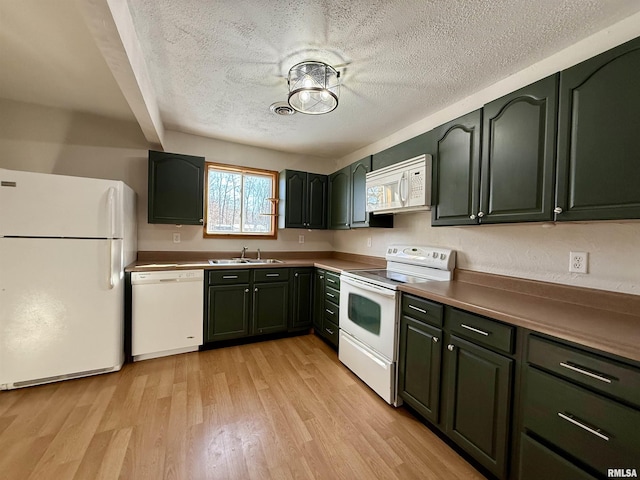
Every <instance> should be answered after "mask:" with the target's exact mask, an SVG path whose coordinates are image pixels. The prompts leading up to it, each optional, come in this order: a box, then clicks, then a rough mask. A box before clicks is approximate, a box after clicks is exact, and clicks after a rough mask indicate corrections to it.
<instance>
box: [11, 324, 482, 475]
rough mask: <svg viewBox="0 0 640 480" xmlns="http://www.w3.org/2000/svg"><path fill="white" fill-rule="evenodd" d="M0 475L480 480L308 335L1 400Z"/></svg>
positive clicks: (149, 364)
mask: <svg viewBox="0 0 640 480" xmlns="http://www.w3.org/2000/svg"><path fill="white" fill-rule="evenodd" d="M0 478H1V479H7V480H14V479H15V480H18V479H19V480H23V479H38V480H43V479H55V480H63V479H81V480H85V479H117V478H121V479H135V480H140V479H153V480H157V479H176V480H183V479H189V480H190V479H197V480H200V479H224V480H227V479H243V480H244V479H331V480H333V479H348V480H352V479H367V480H370V479H385V480H389V479H403V480H406V479H414V478H415V479H434V480H435V479H460V480H469V479H483V478H484V477H483V476H482V475H480V474H479V473H478V472H477V471H476V470H475V469H473V468H472V467H471V466H470V465H469V464H468V463H466V462H465V461H464V460H463V459H462V458H461V457H460V456H459V455H458V454H456V453H455V452H454V451H453V450H451V449H450V448H449V447H448V446H447V445H445V444H444V443H443V442H442V441H441V440H440V439H439V438H438V437H437V436H436V435H434V434H433V433H432V432H431V431H430V430H429V429H427V428H426V427H425V426H424V425H422V424H421V423H420V422H419V421H418V420H416V419H415V418H414V417H413V416H412V415H411V414H410V413H408V411H407V410H405V409H404V408H397V409H396V408H393V407H391V406H389V405H387V404H386V403H385V402H384V401H383V400H382V399H380V398H379V397H378V396H377V395H376V394H375V393H373V392H372V391H371V390H370V389H369V388H368V387H367V386H366V385H364V384H363V383H362V382H361V381H360V380H359V379H358V378H357V377H356V376H355V375H353V374H352V373H351V372H350V371H349V370H348V369H347V368H345V367H344V366H343V365H342V364H341V363H340V362H339V361H338V359H337V355H336V353H335V352H334V351H333V350H331V349H330V348H329V347H328V346H327V345H326V344H325V343H324V342H322V341H321V340H320V339H319V338H317V337H315V336H313V335H305V336H300V337H293V338H285V339H280V340H271V341H266V342H260V343H253V344H249V345H242V346H236V347H226V348H220V349H216V350H209V351H205V352H197V353H189V354H183V355H176V356H172V357H165V358H160V359H154V360H147V361H143V362H137V363H134V364H128V365H125V367H124V368H123V369H122V370H121V371H120V372H117V373H110V374H106V375H99V376H95V377H88V378H84V379H79V380H70V381H66V382H59V383H55V384H50V385H43V386H39V387H30V388H24V389H21V390H14V391H10V392H0Z"/></svg>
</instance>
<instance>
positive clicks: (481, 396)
mask: <svg viewBox="0 0 640 480" xmlns="http://www.w3.org/2000/svg"><path fill="white" fill-rule="evenodd" d="M445 355H447V359H446V364H447V365H448V367H447V405H446V408H447V418H446V427H445V430H446V432H447V435H448V436H449V437H450V438H451V439H452V440H454V441H455V442H456V443H457V444H458V445H460V446H461V447H462V448H463V449H464V450H466V451H467V452H468V453H470V454H471V455H472V456H473V457H474V458H475V459H476V460H477V461H478V462H480V463H481V464H482V465H483V466H484V467H486V468H487V469H488V470H489V471H490V472H492V473H493V474H494V475H496V476H497V477H498V478H506V473H507V472H506V471H507V453H508V432H509V426H510V418H511V416H510V413H511V383H512V377H513V375H512V370H513V363H514V361H513V360H512V359H510V358H507V357H504V356H502V355H499V354H497V353H494V352H492V351H490V350H488V349H486V348H482V347H478V346H477V345H475V344H473V343H470V342H467V341H465V340H462V339H460V338H458V337H456V336H453V335H452V336H451V337H450V340H449V342H448V345H447V352H446V353H445Z"/></svg>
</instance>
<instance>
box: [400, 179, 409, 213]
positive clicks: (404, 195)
mask: <svg viewBox="0 0 640 480" xmlns="http://www.w3.org/2000/svg"><path fill="white" fill-rule="evenodd" d="M400 181H401V182H402V183H401V184H400V190H401V193H400V197H401V198H402V205H404V206H406V204H407V190H408V188H407V187H408V186H409V182H408V180H407V172H403V173H402V178H401V179H400ZM403 186H404V187H405V188H402V187H403Z"/></svg>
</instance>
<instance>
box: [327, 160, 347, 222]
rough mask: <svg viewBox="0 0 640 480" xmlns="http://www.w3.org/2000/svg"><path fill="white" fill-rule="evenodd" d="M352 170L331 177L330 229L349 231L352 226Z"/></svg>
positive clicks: (340, 171) (344, 169)
mask: <svg viewBox="0 0 640 480" xmlns="http://www.w3.org/2000/svg"><path fill="white" fill-rule="evenodd" d="M350 186H351V168H350V166H348V165H347V166H346V167H344V168H343V169H341V170H338V171H337V172H334V173H332V174H331V175H329V228H331V229H333V230H348V229H349V227H350V224H351V211H350V210H351V209H350V206H351V189H350Z"/></svg>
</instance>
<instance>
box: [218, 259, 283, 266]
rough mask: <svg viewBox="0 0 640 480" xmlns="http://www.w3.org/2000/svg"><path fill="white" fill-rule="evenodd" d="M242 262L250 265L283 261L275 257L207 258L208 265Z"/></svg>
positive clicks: (237, 263)
mask: <svg viewBox="0 0 640 480" xmlns="http://www.w3.org/2000/svg"><path fill="white" fill-rule="evenodd" d="M243 263H250V264H252V265H264V264H270V263H284V262H283V261H282V260H277V259H275V258H214V259H211V260H209V264H210V265H239V264H243Z"/></svg>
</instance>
